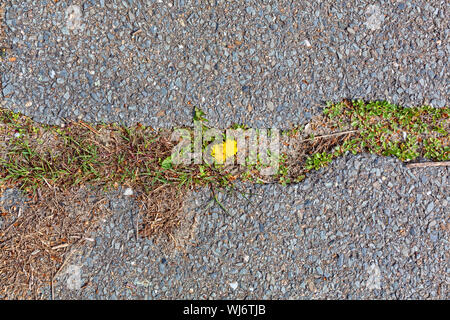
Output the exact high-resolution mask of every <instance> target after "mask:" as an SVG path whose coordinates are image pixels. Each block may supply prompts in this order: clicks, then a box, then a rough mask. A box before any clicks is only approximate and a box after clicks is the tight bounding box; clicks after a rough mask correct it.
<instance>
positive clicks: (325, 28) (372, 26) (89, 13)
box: [0, 0, 450, 127]
mask: <svg viewBox="0 0 450 320" xmlns="http://www.w3.org/2000/svg"><path fill="white" fill-rule="evenodd" d="M262 3H263V4H262ZM70 5H77V6H79V8H80V15H81V17H80V21H79V22H78V20H77V19H76V17H77V14H76V12H75V11H74V10H73V9H70V10H69V11H67V9H68V6H70ZM449 6H450V4H449V3H448V1H437V0H432V1H430V0H421V1H413V2H412V1H385V0H384V1H383V0H381V1H377V4H375V5H373V1H337V0H333V1H262V2H260V1H252V0H247V1H226V0H210V1H189V0H177V1H157V0H150V1H149V0H147V1H143V0H109V1H104V0H88V1H81V0H73V1H71V0H69V1H58V2H56V3H55V2H54V1H35V0H20V1H19V0H12V1H7V4H6V8H5V9H6V15H5V23H6V25H7V37H8V39H7V42H8V45H9V46H10V47H11V51H10V52H9V53H8V55H9V56H11V57H17V60H16V61H15V62H8V61H6V62H5V63H4V64H2V66H1V67H0V68H1V71H0V72H1V77H2V79H1V82H2V87H3V95H4V96H6V97H7V99H6V100H5V101H4V102H3V103H4V104H5V105H6V106H7V107H8V108H10V109H14V110H16V111H22V112H24V113H25V114H27V115H30V116H32V117H33V118H34V119H36V120H38V121H40V122H46V123H56V124H59V123H60V122H61V118H71V119H74V118H82V119H84V120H86V121H107V122H112V121H114V122H125V123H128V124H130V123H135V122H137V121H139V122H141V123H146V124H149V125H152V126H154V127H172V126H177V125H181V124H190V122H191V119H192V114H191V113H192V105H196V106H199V107H200V108H202V109H204V110H205V111H207V114H208V118H209V119H210V120H211V124H212V125H215V126H220V127H228V126H229V125H231V124H233V123H236V122H243V123H246V124H248V125H250V126H257V127H269V126H278V127H289V125H292V124H298V123H303V122H305V121H306V120H308V119H309V118H310V117H311V116H312V115H314V114H317V113H318V112H319V110H320V107H321V106H323V102H324V101H328V100H340V99H342V98H364V99H386V100H390V101H391V102H394V103H400V104H403V105H405V106H410V105H418V104H422V103H430V104H432V105H433V106H437V107H443V106H444V105H446V104H448V102H449V101H448V96H449V71H448V68H447V64H448V56H449V50H450V44H449V42H448V37H449V31H450V29H449V23H448V19H447V18H445V17H448V16H449V14H450V13H449ZM66 11H67V12H66ZM189 103H191V105H189Z"/></svg>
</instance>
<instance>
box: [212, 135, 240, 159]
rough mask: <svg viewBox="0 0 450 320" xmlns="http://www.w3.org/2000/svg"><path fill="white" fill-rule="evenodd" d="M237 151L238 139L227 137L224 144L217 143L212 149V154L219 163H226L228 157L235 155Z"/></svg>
mask: <svg viewBox="0 0 450 320" xmlns="http://www.w3.org/2000/svg"><path fill="white" fill-rule="evenodd" d="M236 153H237V142H236V140H231V139H227V140H226V141H225V142H224V143H222V144H216V145H215V146H214V147H213V148H212V151H211V155H212V156H213V158H214V159H215V160H216V162H217V163H224V162H225V160H226V159H228V158H231V157H233V156H234V155H235V154H236Z"/></svg>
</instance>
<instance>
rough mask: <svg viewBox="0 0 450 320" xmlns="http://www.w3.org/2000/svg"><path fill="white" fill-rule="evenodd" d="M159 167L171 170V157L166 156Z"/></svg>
mask: <svg viewBox="0 0 450 320" xmlns="http://www.w3.org/2000/svg"><path fill="white" fill-rule="evenodd" d="M161 167H162V168H163V169H171V168H172V155H170V156H168V157H167V158H166V159H164V161H163V162H161Z"/></svg>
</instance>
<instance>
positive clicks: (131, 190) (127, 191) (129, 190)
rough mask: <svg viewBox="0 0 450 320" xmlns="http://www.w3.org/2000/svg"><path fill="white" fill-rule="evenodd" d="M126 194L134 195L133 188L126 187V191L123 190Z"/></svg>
mask: <svg viewBox="0 0 450 320" xmlns="http://www.w3.org/2000/svg"><path fill="white" fill-rule="evenodd" d="M123 195H124V196H132V195H133V189H131V188H126V189H125V191H124V192H123Z"/></svg>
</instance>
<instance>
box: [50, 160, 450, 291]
mask: <svg viewBox="0 0 450 320" xmlns="http://www.w3.org/2000/svg"><path fill="white" fill-rule="evenodd" d="M449 171H450V170H449V168H429V169H413V170H410V169H407V168H405V167H404V166H403V165H402V164H401V163H400V162H399V161H397V160H394V159H391V158H380V157H376V156H372V155H359V156H347V157H345V158H341V159H338V160H337V161H336V162H335V163H333V164H332V165H331V166H330V167H329V168H325V169H322V170H321V171H320V172H317V173H315V174H312V175H311V176H310V177H308V178H307V179H306V180H305V181H304V182H303V183H301V184H296V185H290V186H288V187H282V186H279V185H241V188H243V189H245V192H246V193H247V195H246V198H248V200H247V199H245V198H244V197H243V196H242V195H241V194H230V195H227V194H223V193H221V194H220V195H219V198H220V201H221V202H222V204H223V205H224V206H225V207H226V208H227V209H228V211H229V212H228V214H226V213H224V212H223V211H222V210H221V209H220V208H219V207H218V206H217V205H214V203H212V205H211V199H210V195H209V193H208V192H206V191H205V190H200V191H198V192H196V193H194V194H193V195H192V196H191V197H190V198H189V199H187V200H186V204H187V207H186V218H185V220H184V221H183V227H182V228H181V231H182V232H181V231H178V232H175V234H174V237H175V239H176V240H177V243H178V247H177V248H174V247H173V246H172V245H171V244H170V242H167V241H163V240H160V241H159V242H156V241H150V240H144V239H140V240H139V241H138V242H136V240H135V233H134V232H135V221H136V218H137V216H136V212H137V211H136V208H135V205H134V204H133V201H132V199H131V198H130V197H112V199H113V200H112V201H111V202H110V205H111V208H112V209H113V212H114V214H113V215H111V216H109V217H108V218H107V219H106V220H105V221H104V223H103V226H102V228H101V229H100V230H99V231H98V232H96V233H95V234H93V235H92V238H93V239H95V241H94V242H89V241H87V245H86V246H85V247H83V249H82V250H80V251H79V252H78V253H76V254H74V255H73V257H72V259H71V260H70V262H69V264H68V267H67V268H66V270H65V271H63V272H62V274H61V276H60V277H59V278H58V283H57V284H56V286H55V298H63V299H80V298H83V299H124V298H126V299H174V298H175V299H191V298H195V299H197V298H198V299H221V298H235V299H244V298H246V299H306V298H313V299H319V298H339V299H366V298H376V299H437V298H440V299H449V298H450V294H449V284H450V277H449V274H450V273H449V271H450V265H449V255H448V254H449V241H448V239H449V232H450V228H449V226H450V224H449V218H450V215H449V211H448V207H449V202H450V197H449V194H450V193H449V191H450V190H449V189H450V188H449V185H450V184H449V182H450V181H449ZM68 268H70V269H68ZM74 270H75V271H76V270H78V271H77V272H74ZM78 276H79V281H78V283H79V286H82V287H83V288H82V289H77V288H73V287H72V289H69V287H70V285H69V283H68V282H67V281H68V280H69V278H70V277H71V278H72V279H74V278H76V277H78ZM46 297H47V298H48V297H49V296H46Z"/></svg>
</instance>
